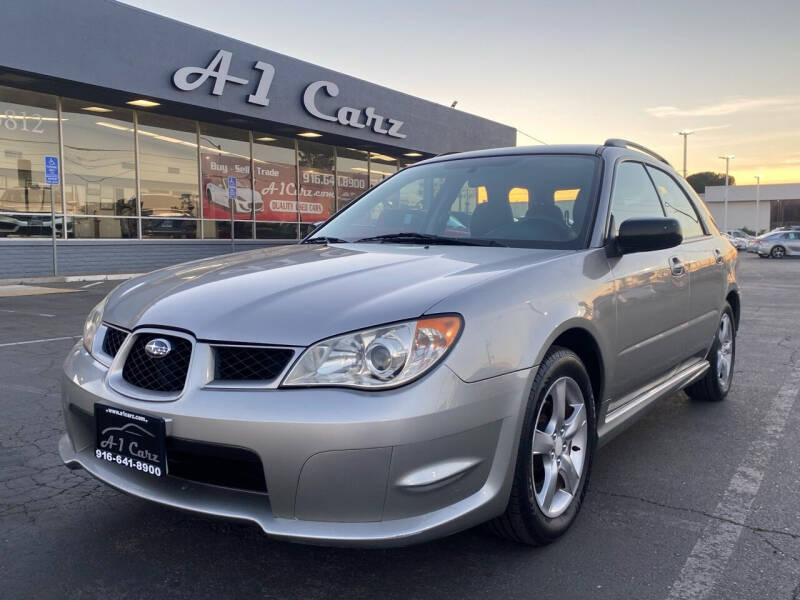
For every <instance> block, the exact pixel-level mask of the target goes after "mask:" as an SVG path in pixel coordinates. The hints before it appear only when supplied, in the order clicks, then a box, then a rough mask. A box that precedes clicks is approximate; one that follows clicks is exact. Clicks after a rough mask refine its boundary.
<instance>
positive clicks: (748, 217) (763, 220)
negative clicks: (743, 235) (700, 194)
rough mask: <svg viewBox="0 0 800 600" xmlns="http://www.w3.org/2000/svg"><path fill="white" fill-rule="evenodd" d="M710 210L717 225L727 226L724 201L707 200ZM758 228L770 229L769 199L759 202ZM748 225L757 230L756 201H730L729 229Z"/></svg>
mask: <svg viewBox="0 0 800 600" xmlns="http://www.w3.org/2000/svg"><path fill="white" fill-rule="evenodd" d="M706 206H708V210H710V211H711V214H712V215H713V216H714V221H716V223H717V227H719V228H720V229H723V228H724V227H725V225H724V223H725V204H724V203H723V202H706ZM758 213H759V215H758V228H759V230H764V229H769V223H770V221H769V218H770V203H769V201H765V202H759V205H758ZM743 227H747V228H748V229H751V230H753V231H755V230H756V203H755V200H753V201H750V202H741V201H740V202H731V201H729V202H728V229H741V228H743Z"/></svg>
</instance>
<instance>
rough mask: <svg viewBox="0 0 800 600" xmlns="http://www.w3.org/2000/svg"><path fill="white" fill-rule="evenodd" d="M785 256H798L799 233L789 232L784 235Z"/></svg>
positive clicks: (799, 248) (799, 250)
mask: <svg viewBox="0 0 800 600" xmlns="http://www.w3.org/2000/svg"><path fill="white" fill-rule="evenodd" d="M786 254H789V255H792V256H798V255H800V232H797V231H790V232H789V233H787V234H786Z"/></svg>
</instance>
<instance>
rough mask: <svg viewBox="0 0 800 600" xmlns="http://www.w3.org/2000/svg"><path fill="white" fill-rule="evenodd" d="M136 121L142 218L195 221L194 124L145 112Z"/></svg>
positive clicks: (195, 149) (198, 209)
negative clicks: (189, 219) (188, 219)
mask: <svg viewBox="0 0 800 600" xmlns="http://www.w3.org/2000/svg"><path fill="white" fill-rule="evenodd" d="M137 117H138V124H137V132H138V136H139V190H140V193H141V196H142V197H141V205H142V206H141V211H142V217H161V218H163V219H167V220H173V219H180V218H192V217H195V218H196V217H198V216H199V215H200V206H199V194H198V192H197V186H198V183H197V124H196V123H195V122H194V121H186V120H184V119H176V118H173V117H165V116H162V115H157V114H152V113H146V112H139V113H138V115H137ZM155 222H156V221H153V223H155ZM194 229H195V230H196V229H197V227H196V226H195V228H194ZM145 231H146V229H145V226H144V224H143V225H142V235H146V234H145ZM148 237H149V236H148ZM178 237H183V236H182V235H181V234H179V235H178Z"/></svg>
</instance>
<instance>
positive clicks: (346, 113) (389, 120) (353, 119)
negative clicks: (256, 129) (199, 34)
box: [172, 50, 406, 139]
mask: <svg viewBox="0 0 800 600" xmlns="http://www.w3.org/2000/svg"><path fill="white" fill-rule="evenodd" d="M232 58H233V53H232V52H230V51H228V50H219V51H218V52H217V53H216V54H215V55H214V58H212V59H211V62H209V63H208V65H207V66H205V67H181V68H179V69H178V70H176V71H175V72H174V73H173V74H172V83H173V85H174V86H175V87H176V88H178V89H179V90H181V91H184V92H191V91H193V90H196V89H197V88H199V87H200V86H201V85H203V84H204V83H205V82H206V81H208V80H209V79H213V80H214V85H213V87H211V94H213V95H214V96H222V94H223V93H224V92H225V85H226V84H228V83H233V84H236V85H249V84H250V80H249V79H245V78H244V77H238V76H236V75H232V74H231V72H230V69H231V59H232ZM252 70H253V71H254V72H255V75H256V82H255V85H254V87H253V90H252V93H251V94H249V95H248V96H247V98H246V100H247V102H248V103H250V104H256V105H258V106H263V107H265V108H267V107H269V103H270V99H269V90H270V88H271V87H272V83H273V81H274V80H275V77H276V72H275V67H274V66H273V65H271V64H269V63H267V62H264V61H261V60H259V61H256V62H255V63H254V64H253V67H252ZM324 96H327V97H328V98H336V97H337V96H339V86H338V85H337V84H336V83H334V82H333V81H323V80H321V81H312V82H310V83H309V84H308V85H307V86H306V87H305V90H304V91H303V108H305V110H306V112H307V113H308V114H309V115H311V116H312V117H314V118H316V119H320V120H322V121H328V122H331V123H338V124H339V125H342V126H344V127H351V128H353V129H367V130H369V131H372V132H373V133H376V134H378V135H385V136H388V137H393V138H399V139H405V138H406V134H405V131H404V130H403V126H404V125H405V122H404V121H401V120H400V119H397V118H394V117H389V116H386V115H383V114H380V111H379V110H378V109H377V108H376V107H374V106H363V107H355V106H340V107H339V108H337V109H336V110H328V111H325V110H323V109H321V108H320V107H319V100H320V98H321V97H324Z"/></svg>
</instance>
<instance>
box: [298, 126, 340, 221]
mask: <svg viewBox="0 0 800 600" xmlns="http://www.w3.org/2000/svg"><path fill="white" fill-rule="evenodd" d="M297 150H298V155H299V156H298V158H299V163H300V220H301V221H302V222H304V223H316V222H317V221H324V220H325V219H327V218H328V217H330V216H331V215H332V214H333V213H334V212H335V211H336V196H335V185H334V163H335V159H334V153H333V146H326V145H324V144H317V143H316V142H305V141H304V142H298V146H297Z"/></svg>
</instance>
